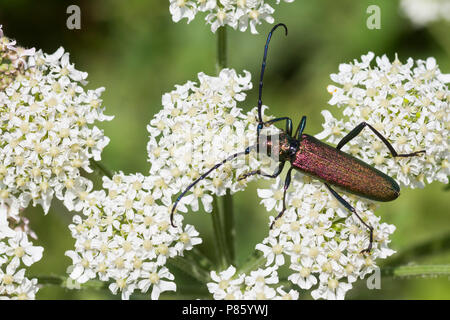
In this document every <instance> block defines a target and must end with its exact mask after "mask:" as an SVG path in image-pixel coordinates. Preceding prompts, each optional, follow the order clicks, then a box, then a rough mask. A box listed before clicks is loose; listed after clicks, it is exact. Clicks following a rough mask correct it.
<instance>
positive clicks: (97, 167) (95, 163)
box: [90, 159, 114, 179]
mask: <svg viewBox="0 0 450 320" xmlns="http://www.w3.org/2000/svg"><path fill="white" fill-rule="evenodd" d="M90 162H91V165H92V166H93V167H95V170H97V171H99V172H100V173H101V174H103V175H105V176H107V177H108V178H110V179H112V177H113V175H114V174H113V173H112V171H111V170H109V169H108V168H107V167H106V166H105V165H103V163H101V162H100V161H95V160H92V159H91V161H90Z"/></svg>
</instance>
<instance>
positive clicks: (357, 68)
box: [316, 52, 450, 188]
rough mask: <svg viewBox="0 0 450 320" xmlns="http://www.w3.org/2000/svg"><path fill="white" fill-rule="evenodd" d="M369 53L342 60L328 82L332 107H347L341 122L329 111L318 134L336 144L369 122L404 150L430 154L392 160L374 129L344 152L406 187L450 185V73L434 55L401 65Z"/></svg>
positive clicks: (400, 149)
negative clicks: (423, 151)
mask: <svg viewBox="0 0 450 320" xmlns="http://www.w3.org/2000/svg"><path fill="white" fill-rule="evenodd" d="M374 58H375V55H374V54H373V53H372V52H369V53H368V54H367V55H363V56H362V58H361V61H357V60H355V61H354V62H353V63H348V64H341V65H340V66H339V73H337V74H332V75H331V79H332V80H333V81H334V82H335V83H336V86H335V85H330V86H328V91H329V92H330V93H331V94H332V98H331V100H330V101H329V103H330V104H331V105H336V106H337V107H345V109H344V111H343V115H344V116H343V118H342V119H341V120H337V119H336V118H334V117H333V116H332V115H331V113H330V112H329V111H327V110H325V111H323V112H322V114H323V115H324V118H325V123H324V124H323V127H324V131H323V132H321V133H320V134H318V135H317V136H316V137H317V138H319V139H324V138H327V141H328V142H330V143H333V144H337V143H338V141H340V140H341V139H342V137H343V136H345V134H347V133H348V132H349V131H350V130H352V129H353V128H355V127H356V126H357V125H358V124H360V123H361V122H363V121H365V122H367V123H369V124H370V125H372V126H373V127H374V128H375V129H376V130H377V131H378V132H380V133H381V134H382V135H383V136H384V137H385V138H386V139H388V140H389V141H390V143H391V144H392V146H393V147H394V149H395V150H396V151H397V152H398V153H399V154H401V153H412V152H416V151H420V150H425V151H426V154H423V155H419V156H415V157H406V158H393V157H392V156H391V155H390V152H389V150H388V149H387V147H386V146H385V145H384V144H383V142H382V141H381V140H380V139H379V138H378V137H377V136H375V134H374V133H373V132H372V131H371V130H370V129H369V128H366V129H364V130H363V131H362V132H361V134H360V135H358V136H357V137H356V138H354V139H353V140H351V141H350V142H349V143H348V144H346V145H345V146H344V147H343V149H342V150H343V151H346V152H349V153H350V154H352V155H353V156H356V157H357V158H359V159H361V160H363V161H365V162H367V163H369V164H371V165H374V166H375V167H376V168H378V169H380V170H381V171H383V172H385V173H386V174H387V175H389V176H391V177H393V178H394V179H395V180H396V181H397V182H399V183H400V184H401V185H403V186H408V187H411V188H414V187H423V186H424V185H425V183H431V182H432V181H440V182H443V183H448V176H449V174H450V168H449V155H450V151H449V129H450V91H449V89H448V87H447V85H446V83H449V82H450V75H449V74H442V73H441V71H440V70H439V68H438V66H437V64H436V61H435V59H434V58H428V59H427V60H425V61H424V60H417V61H414V60H413V59H412V58H409V59H408V60H407V62H406V63H401V62H400V61H399V59H398V58H395V60H394V61H393V62H390V61H389V59H388V58H387V57H386V55H384V56H382V57H376V58H375V62H376V64H375V63H373V62H374V61H373V60H374Z"/></svg>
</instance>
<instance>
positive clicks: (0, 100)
mask: <svg viewBox="0 0 450 320" xmlns="http://www.w3.org/2000/svg"><path fill="white" fill-rule="evenodd" d="M1 39H2V40H1V43H2V44H1V45H0V49H1V52H0V56H2V55H3V54H6V53H8V52H11V51H14V52H15V58H14V59H15V60H11V59H9V60H7V61H9V62H11V61H14V63H12V64H11V65H10V66H13V67H14V66H17V67H18V68H19V67H20V68H21V69H20V70H21V72H20V73H16V74H14V79H13V80H12V81H9V82H8V85H7V86H6V88H5V89H4V90H2V91H1V92H0V133H1V138H0V209H1V210H2V212H8V214H9V215H10V216H12V217H13V218H15V219H16V220H18V219H19V217H18V212H19V210H20V209H21V208H26V207H27V206H28V204H29V203H30V201H31V202H32V204H33V205H36V204H40V205H42V207H43V208H44V211H45V212H48V209H49V206H50V203H51V200H52V198H53V196H54V195H56V197H57V198H58V199H60V200H63V201H64V203H65V204H66V205H67V207H68V208H69V209H71V208H72V206H73V202H74V201H75V199H77V198H78V197H79V195H80V193H83V192H85V191H86V190H88V189H90V188H91V186H90V185H91V183H90V182H89V181H88V180H87V179H85V178H83V177H81V175H80V169H84V170H86V171H87V172H91V171H92V170H91V169H90V167H89V165H90V162H89V161H90V160H91V159H95V160H100V154H101V152H102V150H103V148H104V147H105V146H106V145H107V144H108V142H109V138H108V137H106V136H105V135H104V134H103V131H102V130H100V129H99V128H97V127H96V126H95V125H94V123H95V122H96V121H105V120H110V119H112V117H108V116H105V115H104V114H103V109H104V108H103V107H102V106H101V103H102V100H101V98H100V95H101V93H102V91H103V90H104V88H99V89H96V90H85V89H84V86H85V85H86V77H87V73H85V72H80V71H78V70H76V69H75V68H74V66H73V64H71V63H70V61H69V54H68V53H67V52H66V53H65V52H64V49H63V48H59V49H58V50H57V51H56V52H55V53H54V54H51V55H49V54H44V53H43V52H42V51H41V50H39V51H37V52H35V51H34V49H33V50H24V49H19V48H15V47H14V44H15V42H11V41H8V40H5V39H6V38H5V37H3V38H1ZM10 56H11V55H10ZM8 75H11V74H8ZM0 76H1V77H2V78H5V75H3V74H0Z"/></svg>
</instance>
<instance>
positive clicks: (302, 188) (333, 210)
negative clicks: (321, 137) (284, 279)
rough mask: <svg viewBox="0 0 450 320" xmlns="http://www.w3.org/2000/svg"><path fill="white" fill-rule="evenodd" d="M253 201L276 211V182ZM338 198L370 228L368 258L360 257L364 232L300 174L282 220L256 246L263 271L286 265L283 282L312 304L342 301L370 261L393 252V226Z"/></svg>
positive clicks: (370, 207) (366, 205)
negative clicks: (307, 293)
mask: <svg viewBox="0 0 450 320" xmlns="http://www.w3.org/2000/svg"><path fill="white" fill-rule="evenodd" d="M258 196H259V197H260V198H262V203H263V204H264V206H265V207H266V209H267V210H268V211H270V210H272V209H275V210H277V211H281V209H282V199H283V191H282V179H280V178H277V181H276V182H275V183H274V184H273V185H272V187H271V189H259V190H258ZM344 198H345V199H346V200H347V201H348V202H349V203H350V205H352V206H353V207H354V208H355V209H356V211H357V212H358V214H359V215H360V216H361V217H362V219H363V220H364V221H365V223H367V224H369V225H371V226H372V227H373V228H374V233H373V236H374V239H373V240H374V242H373V248H372V250H371V252H370V255H364V254H362V253H361V251H362V250H364V249H366V248H367V247H368V245H369V231H368V229H367V228H366V227H365V226H364V225H362V224H361V222H360V221H359V220H358V219H357V217H356V216H354V215H351V214H349V212H348V211H347V210H346V209H345V208H344V207H343V206H342V205H341V204H340V203H339V202H338V201H337V200H336V199H335V198H334V197H333V196H332V195H331V194H330V193H329V191H328V190H327V189H326V188H325V186H324V185H323V184H322V183H321V182H319V181H316V180H312V179H311V178H309V177H307V176H303V175H302V174H300V173H296V175H295V176H294V177H293V181H292V191H288V192H287V195H286V206H287V210H286V211H285V213H284V215H283V216H282V217H281V218H280V219H278V220H276V222H275V224H274V227H273V229H272V230H271V231H270V233H269V236H268V237H267V238H266V239H264V240H263V242H262V243H260V244H258V245H256V249H257V250H260V251H261V252H263V255H264V257H265V258H266V267H273V268H278V267H280V266H283V265H285V264H286V263H288V264H289V268H290V269H291V270H293V271H294V272H293V273H292V274H291V275H290V276H289V277H288V279H289V280H290V281H291V282H292V283H293V284H295V285H298V286H299V287H300V288H301V289H304V290H311V289H312V292H311V294H312V296H313V298H314V299H319V298H323V299H343V298H344V297H345V293H346V292H347V291H348V290H349V289H351V288H352V283H353V282H355V281H356V280H357V279H359V278H361V279H363V278H364V277H365V276H366V275H367V274H370V273H372V272H373V271H374V270H375V269H376V268H377V266H376V259H378V258H381V259H384V258H386V257H388V256H390V255H392V254H393V253H394V251H393V250H391V249H389V248H388V244H389V242H390V240H389V236H390V234H391V233H392V232H393V231H394V230H395V227H394V226H392V225H387V224H385V223H380V218H379V217H377V216H375V215H374V213H373V211H374V210H375V208H376V205H375V204H374V203H371V202H368V201H363V200H362V199H361V198H358V197H355V196H345V195H344ZM271 221H273V218H272V217H271ZM286 257H287V258H288V261H286Z"/></svg>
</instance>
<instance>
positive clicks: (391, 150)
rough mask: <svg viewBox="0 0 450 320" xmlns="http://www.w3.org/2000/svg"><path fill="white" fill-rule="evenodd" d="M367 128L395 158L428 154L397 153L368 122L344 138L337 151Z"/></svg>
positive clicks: (362, 123)
mask: <svg viewBox="0 0 450 320" xmlns="http://www.w3.org/2000/svg"><path fill="white" fill-rule="evenodd" d="M366 126H367V127H369V129H370V130H372V132H373V133H375V134H376V136H377V137H378V138H380V139H381V141H383V143H384V144H385V145H386V147H387V148H388V149H389V151H390V152H391V154H392V156H393V157H414V156H418V155H420V154H421V153H425V152H426V150H420V151H416V152H411V153H401V154H399V153H397V151H395V149H394V147H393V146H392V144H390V143H389V141H388V140H387V139H386V138H385V137H383V135H382V134H381V133H379V132H378V131H377V130H376V129H375V128H374V127H372V126H371V125H370V124H368V123H367V122H361V123H360V124H358V125H357V126H356V127H355V128H354V129H353V130H352V131H350V132H349V133H348V134H347V135H346V136H345V137H343V138H342V140H341V141H339V143H338V145H337V146H336V149H338V150H340V149H341V148H342V147H343V146H344V145H345V144H346V143H347V142H349V141H350V140H352V139H353V138H355V137H356V136H357V135H358V134H359V133H360V132H361V131H362V129H364V128H365V127H366Z"/></svg>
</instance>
